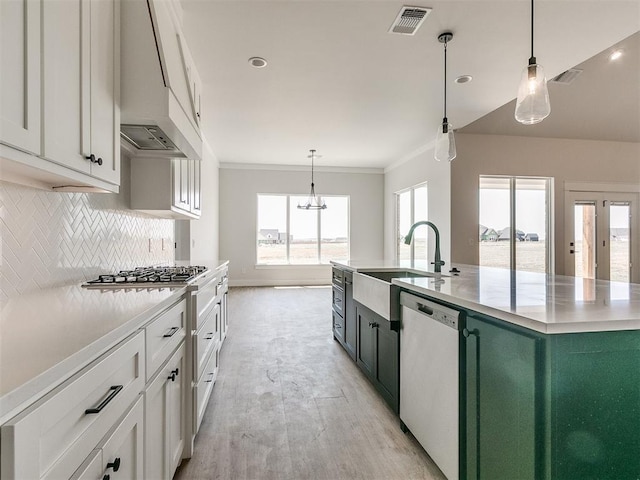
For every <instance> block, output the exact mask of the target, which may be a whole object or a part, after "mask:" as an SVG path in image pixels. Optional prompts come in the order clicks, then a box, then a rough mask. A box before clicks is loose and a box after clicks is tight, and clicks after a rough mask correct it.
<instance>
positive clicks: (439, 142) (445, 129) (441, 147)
mask: <svg viewBox="0 0 640 480" xmlns="http://www.w3.org/2000/svg"><path fill="white" fill-rule="evenodd" d="M452 38H453V33H451V32H445V33H441V34H440V35H438V41H439V42H440V43H444V117H443V118H442V124H441V125H440V126H439V127H438V133H437V134H436V148H435V153H434V158H435V159H436V160H438V161H439V162H440V161H449V162H450V161H452V160H453V159H454V158H456V140H455V138H454V136H453V125H451V124H450V123H449V120H448V119H447V43H448V42H450V41H451V39H452Z"/></svg>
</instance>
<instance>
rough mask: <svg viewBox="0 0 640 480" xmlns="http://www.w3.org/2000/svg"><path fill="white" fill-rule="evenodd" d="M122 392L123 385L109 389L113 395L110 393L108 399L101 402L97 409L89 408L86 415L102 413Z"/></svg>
mask: <svg viewBox="0 0 640 480" xmlns="http://www.w3.org/2000/svg"><path fill="white" fill-rule="evenodd" d="M120 390H122V385H113V386H112V387H111V388H109V391H110V392H111V393H109V395H108V396H107V398H105V399H104V400H103V401H102V402H100V405H98V406H97V407H96V408H87V409H86V410H85V411H84V413H85V415H89V414H92V413H100V412H101V411H102V409H103V408H104V407H106V406H107V405H108V404H109V402H110V401H111V400H113V399H114V398H115V397H116V395H118V394H119V393H120Z"/></svg>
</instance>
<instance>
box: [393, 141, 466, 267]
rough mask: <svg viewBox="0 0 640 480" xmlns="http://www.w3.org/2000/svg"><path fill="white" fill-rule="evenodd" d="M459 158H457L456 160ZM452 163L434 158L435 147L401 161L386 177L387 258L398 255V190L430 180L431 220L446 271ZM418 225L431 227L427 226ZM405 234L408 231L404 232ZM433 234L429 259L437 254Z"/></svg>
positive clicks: (448, 252)
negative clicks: (436, 230)
mask: <svg viewBox="0 0 640 480" xmlns="http://www.w3.org/2000/svg"><path fill="white" fill-rule="evenodd" d="M454 161H456V160H454ZM450 174H451V164H450V163H448V162H437V161H435V160H434V159H433V150H432V149H430V150H427V151H425V152H422V153H420V154H418V155H417V156H415V157H414V158H412V159H411V160H409V161H407V162H404V163H401V164H399V165H398V166H395V167H394V166H393V165H392V166H391V167H390V168H388V169H387V170H386V171H385V176H384V258H385V259H386V260H393V259H395V256H396V237H395V235H396V210H395V209H396V202H395V193H396V192H398V191H400V190H404V189H406V188H409V187H413V186H414V185H418V184H420V183H424V182H427V195H428V204H429V205H428V207H429V211H428V213H429V215H428V216H429V218H420V219H416V220H429V221H431V222H433V223H434V224H435V225H436V226H437V227H438V230H439V231H440V244H441V245H440V247H441V254H442V259H443V260H444V261H445V262H446V264H445V267H444V268H443V271H444V270H445V269H447V268H448V267H449V266H450V265H451V248H450V245H451V208H450V207H451V204H450V197H451V186H450ZM419 228H428V227H426V226H423V227H419ZM404 233H406V232H404ZM434 238H435V237H434V235H433V234H432V232H431V231H430V234H429V252H428V259H429V261H433V257H434V248H435V243H434Z"/></svg>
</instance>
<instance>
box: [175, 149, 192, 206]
mask: <svg viewBox="0 0 640 480" xmlns="http://www.w3.org/2000/svg"><path fill="white" fill-rule="evenodd" d="M171 163H172V168H173V206H174V207H177V208H181V209H182V210H186V211H189V210H190V203H191V198H190V196H189V159H187V158H174V159H173V160H172V161H171Z"/></svg>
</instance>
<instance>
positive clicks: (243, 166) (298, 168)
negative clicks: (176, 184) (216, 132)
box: [220, 162, 384, 175]
mask: <svg viewBox="0 0 640 480" xmlns="http://www.w3.org/2000/svg"><path fill="white" fill-rule="evenodd" d="M220 168H224V169H227V170H275V171H290V172H308V171H309V167H308V166H307V165H276V164H264V163H229V162H220ZM313 170H314V171H316V172H324V173H363V174H364V173H368V174H372V175H383V174H384V169H382V168H359V167H331V166H325V167H319V166H317V165H316V166H314V167H313Z"/></svg>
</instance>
